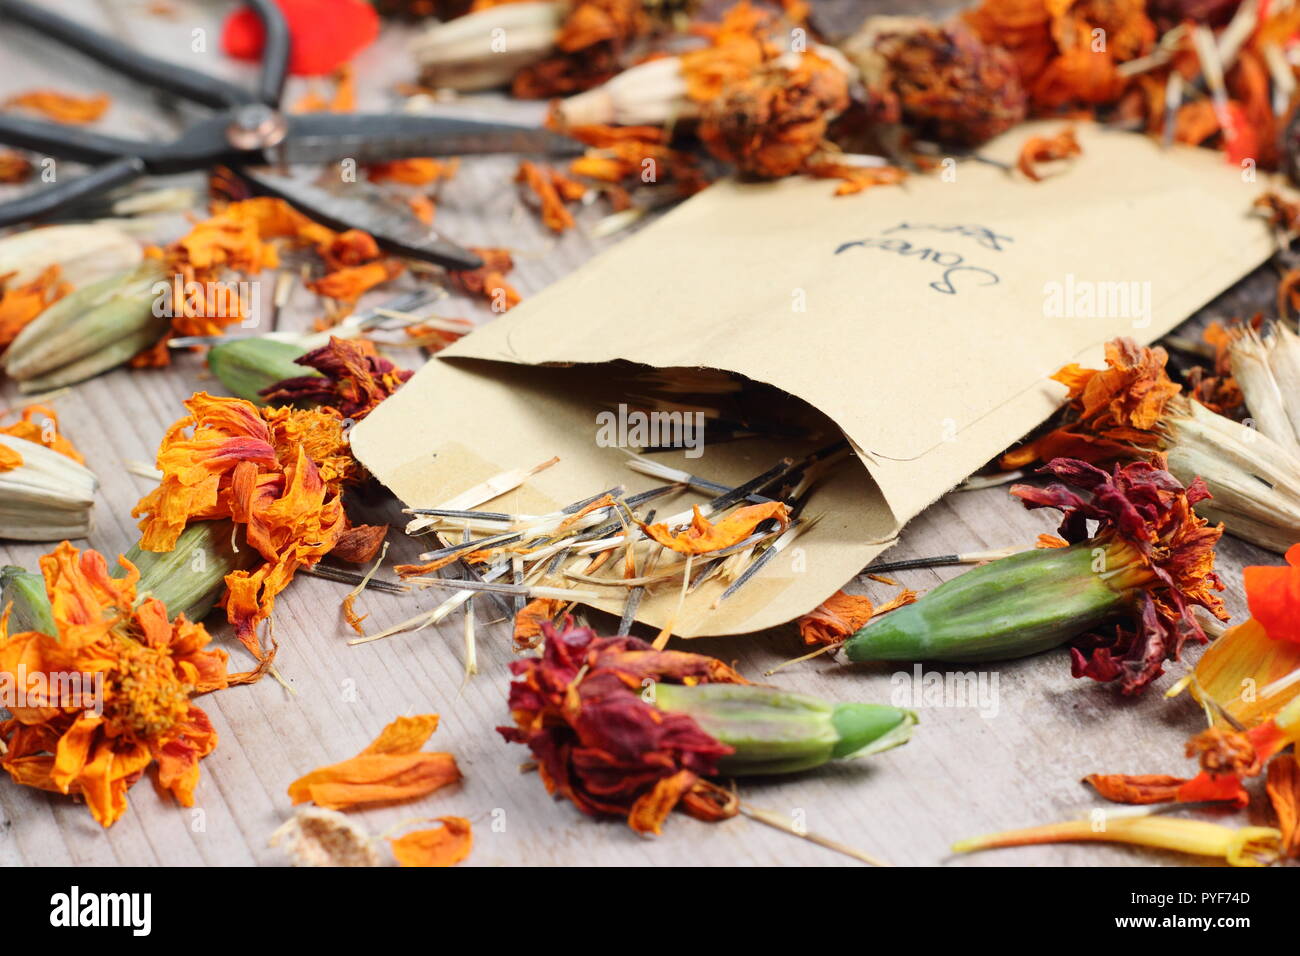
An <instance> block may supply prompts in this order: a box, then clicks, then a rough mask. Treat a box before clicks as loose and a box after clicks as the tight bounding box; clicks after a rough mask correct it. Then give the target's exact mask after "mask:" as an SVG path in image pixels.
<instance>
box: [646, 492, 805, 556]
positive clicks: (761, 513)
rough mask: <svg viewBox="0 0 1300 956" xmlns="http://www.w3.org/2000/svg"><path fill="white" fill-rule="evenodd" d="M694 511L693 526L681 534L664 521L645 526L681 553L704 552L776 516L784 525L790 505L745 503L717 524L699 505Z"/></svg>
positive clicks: (735, 539) (745, 534) (747, 533)
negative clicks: (673, 531)
mask: <svg viewBox="0 0 1300 956" xmlns="http://www.w3.org/2000/svg"><path fill="white" fill-rule="evenodd" d="M694 512H695V514H694V517H693V518H692V520H691V526H690V527H689V528H688V529H686V530H685V531H683V532H681V533H680V534H676V535H674V534H673V533H672V532H671V531H670V530H669V528H668V526H667V525H665V524H653V525H643V526H642V529H643V530H644V531H645V533H646V534H647V535H648V536H650V537H651V538H653V539H654V540H655V541H658V542H659V543H660V544H662V545H663V546H664V547H665V548H669V549H671V550H673V551H676V552H678V553H679V554H704V553H706V552H709V551H718V550H720V549H722V548H728V547H730V546H731V545H733V544H737V543H739V542H741V541H744V540H745V539H746V538H747V537H749V536H750V534H752V533H753V531H754V529H755V528H756V527H757V526H758V525H760V524H762V523H763V522H764V521H767V520H768V519H769V518H775V519H776V521H777V522H778V524H779V525H780V527H781V528H785V527H786V526H788V525H789V523H790V507H789V505H786V504H785V503H784V502H780V501H769V502H765V503H763V504H756V505H746V506H745V507H743V508H741V509H739V510H737V511H735V512H733V513H732V514H730V515H728V516H727V517H726V518H724V519H723V520H722V521H719V522H718V523H717V524H713V523H712V522H710V521H709V519H708V518H706V517H704V515H702V514H701V513H700V509H699V507H698V506H696V507H695V508H694Z"/></svg>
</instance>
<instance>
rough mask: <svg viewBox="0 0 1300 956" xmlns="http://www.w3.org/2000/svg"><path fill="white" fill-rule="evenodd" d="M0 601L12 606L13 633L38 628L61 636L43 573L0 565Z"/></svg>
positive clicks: (11, 622)
mask: <svg viewBox="0 0 1300 956" xmlns="http://www.w3.org/2000/svg"><path fill="white" fill-rule="evenodd" d="M0 605H3V606H4V607H7V608H9V633H10V634H21V633H22V632H24V631H38V632H40V633H41V634H48V635H50V636H51V637H58V636H59V629H58V628H57V627H56V626H55V624H54V609H53V608H51V607H50V598H49V595H48V594H47V593H46V591H45V578H44V577H42V576H41V575H39V574H36V573H35V572H33V571H27V570H25V569H23V568H20V567H18V566H17V565H13V564H10V565H6V566H5V567H4V568H0Z"/></svg>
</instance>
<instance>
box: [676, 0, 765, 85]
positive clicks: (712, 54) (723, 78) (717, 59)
mask: <svg viewBox="0 0 1300 956" xmlns="http://www.w3.org/2000/svg"><path fill="white" fill-rule="evenodd" d="M775 26H776V18H775V16H774V15H773V13H772V11H770V10H762V9H759V8H758V7H755V6H754V5H752V4H751V3H749V0H741V2H740V3H736V4H733V5H732V6H730V7H728V8H727V10H726V12H725V13H724V14H723V16H722V20H721V21H720V22H718V23H716V24H705V23H693V24H692V25H691V27H692V32H694V33H696V34H699V35H702V36H706V37H707V38H708V39H709V45H708V46H707V47H704V48H703V49H700V50H689V51H687V52H686V53H684V54H682V58H681V61H682V77H683V79H685V81H686V95H687V96H688V97H690V98H691V99H692V100H694V101H695V102H696V103H701V104H704V103H711V102H713V101H714V100H717V99H718V98H720V97H721V96H722V95H723V92H724V91H725V90H727V89H728V88H730V87H732V86H735V85H737V84H739V83H741V82H743V81H745V80H746V79H747V78H748V77H749V76H750V75H752V74H753V73H754V71H755V70H757V69H758V68H759V67H760V66H762V65H763V64H764V63H765V62H767V61H768V60H772V59H775V58H776V57H777V56H779V55H780V47H778V46H777V44H776V43H775V42H774V40H773V39H772V38H771V36H770V35H771V33H772V32H773V30H774V28H775Z"/></svg>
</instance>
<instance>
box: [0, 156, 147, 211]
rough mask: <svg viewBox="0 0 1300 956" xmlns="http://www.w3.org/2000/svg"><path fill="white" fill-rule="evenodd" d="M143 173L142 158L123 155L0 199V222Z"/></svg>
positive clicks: (104, 189)
mask: <svg viewBox="0 0 1300 956" xmlns="http://www.w3.org/2000/svg"><path fill="white" fill-rule="evenodd" d="M143 175H144V162H143V161H142V160H140V159H139V158H138V157H135V156H124V157H122V158H121V159H115V160H113V161H112V162H111V163H106V164H105V165H103V166H99V167H97V168H96V169H95V170H94V171H93V172H90V173H87V174H86V175H85V176H78V177H76V178H74V179H65V180H63V181H61V182H56V183H55V184H54V185H53V186H45V187H43V188H41V189H36V190H33V191H32V192H30V193H28V194H27V195H25V196H20V197H19V198H18V199H14V200H11V201H9V202H6V203H0V226H12V225H15V224H17V223H20V222H24V221H26V220H28V219H40V218H41V217H42V216H46V215H49V214H50V213H52V212H54V211H55V210H57V209H61V208H62V207H64V206H68V205H72V204H74V203H77V202H80V201H81V200H83V199H88V198H90V197H91V196H98V195H99V194H101V193H106V192H108V191H109V190H110V189H116V188H117V187H118V186H125V185H126V184H127V183H129V182H132V181H134V180H136V179H139V178H140V177H141V176H143Z"/></svg>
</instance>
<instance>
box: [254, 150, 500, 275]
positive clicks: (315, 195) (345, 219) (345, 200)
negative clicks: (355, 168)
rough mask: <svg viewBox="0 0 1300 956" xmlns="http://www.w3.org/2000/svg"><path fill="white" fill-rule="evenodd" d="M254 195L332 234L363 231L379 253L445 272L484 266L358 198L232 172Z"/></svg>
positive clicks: (402, 216)
mask: <svg viewBox="0 0 1300 956" xmlns="http://www.w3.org/2000/svg"><path fill="white" fill-rule="evenodd" d="M235 172H236V173H238V174H239V175H240V176H241V177H243V178H244V179H246V180H248V182H249V183H250V184H252V186H253V188H254V190H255V191H257V192H259V193H262V194H264V195H269V196H276V197H278V198H280V199H283V200H285V201H286V202H288V203H290V204H291V205H293V206H297V207H298V208H299V209H300V210H302V211H303V212H305V213H306V214H307V215H309V216H310V217H311V218H312V219H315V220H317V221H318V222H321V223H324V224H325V225H326V226H329V227H330V228H331V229H340V230H343V229H361V230H364V231H365V232H368V233H370V234H371V235H372V236H374V237H375V242H377V243H378V244H379V247H380V248H381V249H385V250H387V251H389V252H392V253H395V254H396V255H399V256H406V257H407V258H410V259H419V260H421V261H423V262H434V263H437V264H438V265H440V266H443V267H445V268H447V269H477V268H478V267H479V266H481V265H483V260H482V259H480V258H479V257H478V256H476V255H475V254H474V253H472V252H470V251H469V250H468V249H465V248H462V247H461V246H458V245H456V243H454V242H449V241H447V240H446V239H443V238H442V237H441V236H439V235H437V234H436V233H434V232H433V231H432V230H431V229H430V228H429V227H428V226H426V225H425V224H424V223H422V222H420V221H419V220H418V219H416V218H415V217H414V216H413V215H412V214H411V213H409V212H407V211H406V210H403V209H397V208H385V207H384V206H383V205H381V204H379V203H376V202H374V201H372V200H370V199H366V198H364V197H361V196H338V195H335V194H333V193H331V192H328V191H326V190H324V189H321V188H319V187H317V186H312V185H310V184H308V183H305V182H301V181H299V180H296V179H293V178H291V177H288V176H281V175H279V174H277V173H272V172H270V171H269V170H265V169H252V168H249V167H247V166H240V167H238V168H237V169H236V170H235Z"/></svg>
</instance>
